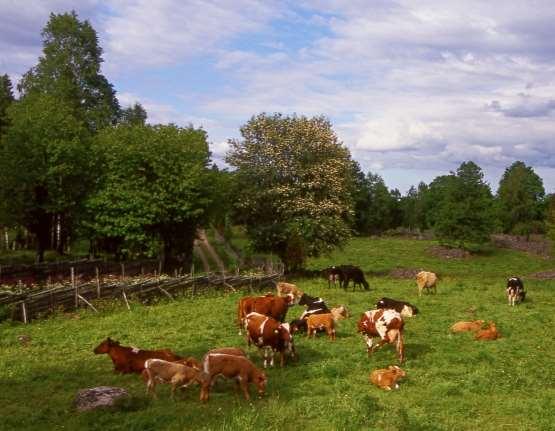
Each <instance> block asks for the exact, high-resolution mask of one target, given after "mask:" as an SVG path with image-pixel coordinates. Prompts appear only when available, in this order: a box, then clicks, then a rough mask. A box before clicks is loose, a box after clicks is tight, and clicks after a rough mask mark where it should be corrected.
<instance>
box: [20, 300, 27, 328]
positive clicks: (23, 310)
mask: <svg viewBox="0 0 555 431" xmlns="http://www.w3.org/2000/svg"><path fill="white" fill-rule="evenodd" d="M21 312H22V314H23V323H25V324H27V323H28V321H27V307H26V306H25V301H23V302H22V303H21Z"/></svg>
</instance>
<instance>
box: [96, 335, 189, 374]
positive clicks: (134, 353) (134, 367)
mask: <svg viewBox="0 0 555 431" xmlns="http://www.w3.org/2000/svg"><path fill="white" fill-rule="evenodd" d="M93 352H94V353H95V354H97V355H99V354H102V353H107V354H108V356H110V358H111V359H112V362H113V363H114V372H115V373H118V372H119V373H123V374H127V373H138V374H141V373H142V372H143V370H144V369H145V361H146V360H147V359H163V360H165V361H170V362H172V361H177V360H180V359H183V358H182V357H181V356H178V355H176V354H175V353H173V352H172V351H171V350H170V349H162V350H139V349H137V348H134V347H125V346H120V344H119V341H114V340H112V339H110V337H108V338H106V339H105V340H104V341H103V342H102V343H100V344H99V345H98V346H96V348H95V349H94V350H93Z"/></svg>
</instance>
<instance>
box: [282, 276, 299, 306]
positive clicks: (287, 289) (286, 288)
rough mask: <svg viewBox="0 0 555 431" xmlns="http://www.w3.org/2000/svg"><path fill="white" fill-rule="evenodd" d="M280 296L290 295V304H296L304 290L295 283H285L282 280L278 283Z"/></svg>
mask: <svg viewBox="0 0 555 431" xmlns="http://www.w3.org/2000/svg"><path fill="white" fill-rule="evenodd" d="M276 289H277V294H278V296H285V297H287V296H289V297H290V298H291V303H290V304H289V305H294V304H297V303H298V302H299V300H300V299H301V296H302V295H303V292H302V291H301V290H300V289H299V288H298V287H297V286H296V285H294V284H291V283H285V282H284V281H280V282H278V283H277V284H276Z"/></svg>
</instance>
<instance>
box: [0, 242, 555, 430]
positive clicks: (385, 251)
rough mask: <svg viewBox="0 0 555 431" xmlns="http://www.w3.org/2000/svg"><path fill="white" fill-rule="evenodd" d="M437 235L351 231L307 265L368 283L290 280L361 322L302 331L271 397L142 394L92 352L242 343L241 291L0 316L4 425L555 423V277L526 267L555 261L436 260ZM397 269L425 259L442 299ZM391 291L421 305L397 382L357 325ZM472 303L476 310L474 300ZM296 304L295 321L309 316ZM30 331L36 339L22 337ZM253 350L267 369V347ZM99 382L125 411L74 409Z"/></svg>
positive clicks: (387, 353) (408, 330) (420, 426)
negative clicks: (382, 381) (315, 332)
mask: <svg viewBox="0 0 555 431" xmlns="http://www.w3.org/2000/svg"><path fill="white" fill-rule="evenodd" d="M431 244H433V243H430V242H425V241H410V240H400V239H395V240H393V239H354V240H353V241H351V242H350V243H349V244H348V245H347V246H346V247H345V248H344V249H343V250H342V251H338V252H337V253H335V254H333V255H332V256H329V257H326V258H321V259H316V260H313V261H311V262H310V267H311V268H313V269H315V268H322V267H324V266H327V265H329V264H332V263H337V264H339V263H353V264H358V265H360V266H361V267H363V268H364V270H365V271H366V272H367V273H368V274H369V276H368V281H369V283H370V287H371V290H370V291H369V292H365V291H361V290H357V291H354V292H353V291H352V290H349V291H344V290H340V289H338V288H335V289H334V288H332V289H329V288H328V287H327V282H326V281H325V280H324V279H321V278H320V279H319V278H313V279H296V280H293V281H294V282H296V283H297V285H298V286H299V287H300V288H301V289H302V290H304V291H306V292H307V293H310V294H312V295H319V296H322V297H323V298H324V299H325V300H326V302H327V303H328V304H329V305H331V306H334V305H337V304H345V305H346V306H347V307H348V308H349V310H350V311H351V313H352V317H351V318H350V319H348V320H346V321H343V322H341V323H340V325H339V329H338V337H337V341H336V342H330V341H329V340H328V339H327V338H326V337H325V336H324V335H323V334H322V335H320V336H319V337H318V338H317V339H316V340H307V339H306V338H305V337H304V336H297V337H296V338H295V342H296V347H297V351H298V353H299V355H300V359H299V361H298V362H297V363H293V364H288V365H287V366H286V367H285V368H283V369H281V368H279V367H276V368H275V369H270V370H268V372H267V373H268V378H269V384H268V388H267V394H266V396H265V397H264V398H263V399H257V398H256V397H254V395H255V391H254V389H253V390H252V391H251V394H252V395H253V399H252V401H251V402H247V401H245V400H244V399H243V398H242V397H241V396H240V395H239V394H236V393H235V391H234V384H233V383H232V382H225V381H222V382H220V383H218V384H216V386H215V387H214V390H213V391H212V394H211V399H210V401H209V402H208V403H207V404H206V405H203V404H201V403H200V402H199V401H198V396H199V390H198V388H197V387H191V388H188V389H186V390H185V391H184V392H183V394H182V396H181V397H178V400H177V401H176V402H172V401H171V399H170V396H169V387H167V386H165V385H161V386H159V387H158V390H157V391H158V394H159V398H158V400H150V399H148V398H147V397H146V396H145V385H144V383H143V382H142V381H141V379H140V378H139V377H138V376H137V375H123V376H122V375H116V374H114V373H113V372H112V363H111V361H110V360H109V358H108V357H107V356H106V355H94V354H93V353H92V350H93V348H94V347H95V346H96V345H97V344H98V343H99V342H100V341H101V340H103V339H104V338H105V337H106V336H111V337H112V338H114V339H117V340H119V341H121V343H122V344H124V345H136V346H140V347H143V348H162V347H170V348H172V349H173V350H174V351H176V352H178V353H180V354H183V355H194V356H197V357H201V356H202V354H204V353H205V352H206V350H208V349H210V348H213V347H222V346H240V347H245V348H246V343H245V341H244V338H243V337H241V336H239V335H238V334H237V327H236V325H235V319H236V303H237V301H238V299H239V297H240V296H241V295H242V293H240V292H235V293H226V294H219V295H215V294H214V295H208V296H200V297H195V298H180V299H179V300H177V301H173V302H167V301H165V300H163V301H161V302H160V303H158V304H157V305H155V306H144V305H141V304H140V303H138V302H132V310H131V311H127V309H126V308H124V307H123V306H121V305H120V304H112V303H106V304H104V305H103V306H102V307H101V311H100V313H99V314H95V313H93V312H91V311H88V310H82V311H79V312H78V313H71V314H59V315H56V316H54V317H52V318H50V319H47V320H42V321H34V322H33V323H32V324H30V325H27V326H25V325H22V324H19V323H11V322H4V323H2V324H1V325H0V333H1V337H0V352H1V353H0V388H1V390H0V406H2V407H1V409H0V411H1V412H2V417H1V419H0V421H1V422H0V429H6V430H10V429H14V430H15V429H17V430H27V429H36V430H49V429H68V430H74V429H91V430H96V429H98V430H118V429H122V430H189V429H191V430H193V429H194V430H255V429H257V430H258V429H265V430H280V431H285V430H301V429H302V430H316V429H318V430H374V429H375V430H552V429H554V426H555V423H554V420H555V381H554V380H555V378H554V376H555V347H554V346H553V329H554V325H553V323H554V319H553V304H554V301H553V286H554V282H553V281H550V280H533V279H530V278H526V275H527V274H530V273H532V272H535V271H540V270H542V269H552V268H555V262H553V261H551V260H543V259H539V258H535V257H532V256H529V255H526V254H523V253H520V252H515V251H509V250H493V251H492V252H491V253H490V254H488V255H483V256H477V257H472V258H468V259H461V260H449V261H444V260H441V259H438V258H433V257H430V256H429V255H428V254H427V253H426V251H425V250H426V248H427V247H429V245H431ZM396 267H407V268H420V267H423V268H426V269H430V270H434V271H437V272H438V273H439V274H440V275H441V280H440V284H439V286H438V293H437V295H424V296H422V297H420V298H419V297H418V295H417V289H416V285H415V283H414V281H413V280H408V279H394V278H391V277H389V276H387V275H379V274H386V273H387V272H388V271H389V270H391V269H393V268H396ZM513 274H516V275H521V276H523V277H524V278H525V287H526V289H527V291H528V296H527V298H526V302H524V303H523V304H521V305H520V306H518V307H514V308H511V307H509V306H508V305H507V303H506V300H505V297H504V287H505V286H504V285H505V280H506V278H507V277H508V276H510V275H513ZM382 296H389V297H393V298H397V299H404V300H408V301H410V302H411V303H413V304H415V305H416V306H417V307H418V308H419V310H420V314H419V315H418V316H417V317H415V318H412V319H407V321H406V325H405V352H406V356H407V358H406V362H405V364H404V365H403V369H405V371H406V372H407V377H406V378H405V379H404V380H402V381H401V382H400V389H399V390H397V391H391V392H386V391H382V390H379V389H378V388H376V387H374V386H372V385H370V383H369V381H368V375H369V373H370V371H371V370H373V369H375V368H383V367H386V366H388V365H391V364H396V357H395V352H394V349H393V348H392V347H391V346H385V347H384V348H382V349H381V350H379V351H377V352H376V353H374V354H373V356H372V357H370V358H369V357H368V356H367V355H366V347H365V343H364V341H363V340H362V338H361V336H360V335H357V334H356V321H357V320H358V318H359V316H360V314H361V313H362V312H364V311H366V310H368V309H370V308H372V304H374V303H375V302H376V300H377V299H379V298H380V297H382ZM471 308H473V309H475V312H474V313H471V312H469V311H468V310H469V309H471ZM301 312H302V308H301V307H298V306H297V307H293V308H291V309H290V310H289V312H288V319H292V318H295V317H297V316H298V315H300V313H301ZM474 319H484V320H493V321H495V322H496V323H497V326H498V329H499V330H500V332H501V334H502V335H503V337H502V338H501V339H499V340H497V341H493V342H477V341H474V340H473V339H472V336H471V334H458V335H452V334H450V333H449V327H450V326H451V324H452V323H453V322H455V321H458V320H474ZM22 334H26V335H29V336H30V337H31V342H30V344H29V345H28V346H27V347H25V346H22V345H21V344H20V343H19V342H18V340H17V337H18V336H19V335H22ZM250 356H251V358H252V359H253V360H254V362H255V363H256V364H257V365H258V366H261V360H260V357H259V356H258V353H257V352H256V351H255V350H254V349H251V351H250ZM101 385H109V386H111V385H113V386H120V387H124V388H126V389H127V390H128V391H129V392H130V393H131V394H132V399H131V400H130V401H128V402H127V403H124V404H123V405H122V406H120V408H118V409H112V410H103V411H97V412H91V413H77V412H75V411H74V410H73V408H72V400H73V398H74V396H75V394H76V393H77V391H78V390H79V389H82V388H87V387H95V386H101Z"/></svg>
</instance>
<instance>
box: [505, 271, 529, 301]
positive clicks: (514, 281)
mask: <svg viewBox="0 0 555 431" xmlns="http://www.w3.org/2000/svg"><path fill="white" fill-rule="evenodd" d="M505 292H506V293H507V298H508V300H509V305H511V306H513V307H514V305H515V303H519V302H522V301H524V298H525V297H526V292H525V291H524V284H523V283H522V280H521V279H520V278H518V277H511V278H509V279H508V280H507V289H506V290H505Z"/></svg>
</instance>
